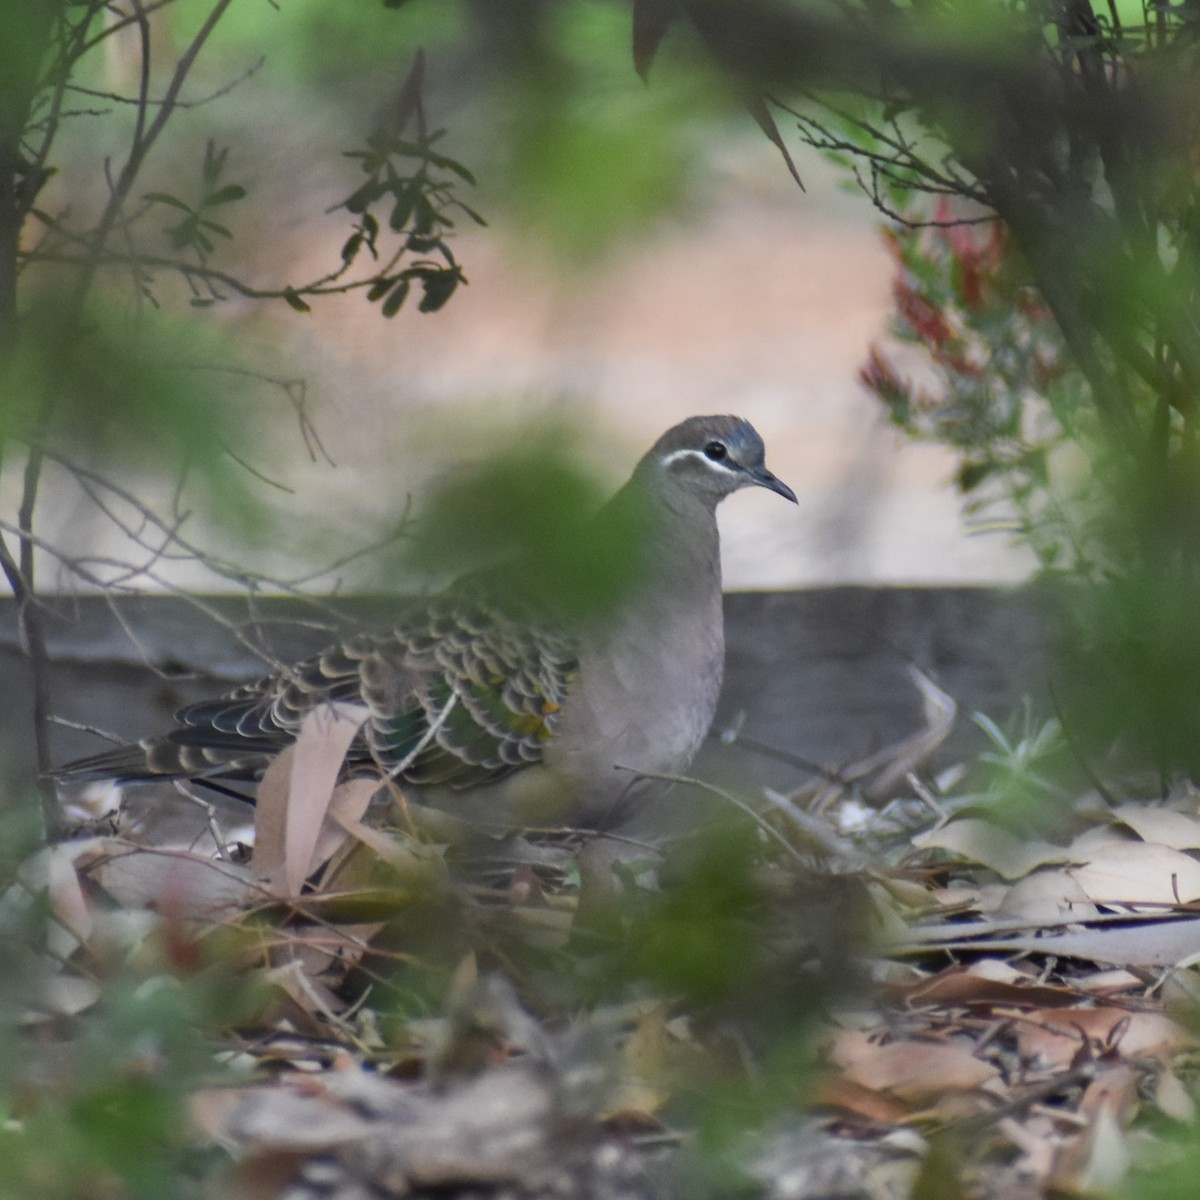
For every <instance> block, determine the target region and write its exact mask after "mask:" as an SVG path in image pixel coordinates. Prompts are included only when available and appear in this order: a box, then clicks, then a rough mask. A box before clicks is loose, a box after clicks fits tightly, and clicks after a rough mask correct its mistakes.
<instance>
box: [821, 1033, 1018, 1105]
mask: <svg viewBox="0 0 1200 1200" xmlns="http://www.w3.org/2000/svg"><path fill="white" fill-rule="evenodd" d="M998 1076H999V1072H998V1071H997V1070H996V1068H995V1067H994V1066H992V1064H991V1063H986V1062H984V1061H983V1060H982V1059H979V1058H976V1057H975V1055H974V1054H973V1053H972V1051H971V1050H970V1049H969V1048H968V1047H966V1046H959V1045H956V1044H954V1043H938V1042H889V1043H888V1044H886V1045H883V1046H880V1045H872V1046H870V1047H869V1049H868V1050H867V1051H866V1052H865V1053H863V1054H861V1055H859V1056H858V1057H857V1058H856V1059H855V1061H854V1062H853V1063H851V1064H849V1065H848V1066H847V1067H846V1068H845V1077H846V1078H847V1079H848V1080H850V1082H851V1083H857V1084H859V1085H861V1086H862V1087H865V1088H871V1089H873V1090H875V1091H881V1092H887V1093H888V1094H890V1095H892V1096H895V1097H896V1098H897V1099H898V1100H903V1101H905V1102H906V1103H908V1104H912V1105H917V1106H924V1105H927V1104H929V1103H932V1102H933V1101H936V1100H938V1099H939V1098H940V1097H941V1096H942V1094H943V1093H944V1092H950V1091H960V1092H961V1091H968V1090H970V1089H972V1088H978V1087H983V1086H984V1085H985V1084H988V1083H990V1082H991V1081H992V1080H994V1079H996V1078H998Z"/></svg>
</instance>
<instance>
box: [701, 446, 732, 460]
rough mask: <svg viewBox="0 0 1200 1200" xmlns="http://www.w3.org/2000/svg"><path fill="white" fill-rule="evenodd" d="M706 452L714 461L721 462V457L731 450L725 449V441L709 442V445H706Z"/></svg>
mask: <svg viewBox="0 0 1200 1200" xmlns="http://www.w3.org/2000/svg"><path fill="white" fill-rule="evenodd" d="M704 453H705V456H706V457H708V458H711V459H712V460H713V462H720V461H721V459H723V458H724V457H725V456H726V455H727V454H728V453H729V451H728V450H726V449H725V443H724V442H709V443H708V445H707V446H705V447H704Z"/></svg>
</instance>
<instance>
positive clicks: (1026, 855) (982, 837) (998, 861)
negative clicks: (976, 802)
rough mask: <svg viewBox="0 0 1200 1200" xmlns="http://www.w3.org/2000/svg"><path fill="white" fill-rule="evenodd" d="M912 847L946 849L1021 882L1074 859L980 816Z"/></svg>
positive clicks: (921, 839)
mask: <svg viewBox="0 0 1200 1200" xmlns="http://www.w3.org/2000/svg"><path fill="white" fill-rule="evenodd" d="M912 844H913V845H914V846H916V847H917V848H918V849H920V850H946V851H948V852H949V853H951V854H956V855H958V856H959V857H961V858H965V859H967V860H968V861H970V862H976V863H980V864H982V865H983V866H985V867H989V868H990V869H991V870H993V871H995V872H996V874H997V875H999V876H1001V878H1003V879H1020V878H1022V876H1025V875H1028V874H1029V872H1030V871H1033V870H1035V869H1036V868H1038V867H1043V866H1046V865H1047V864H1050V863H1065V862H1069V861H1070V858H1071V856H1070V855H1069V854H1068V853H1067V851H1066V850H1065V849H1063V847H1061V846H1052V845H1050V843H1049V842H1041V841H1036V840H1033V839H1029V838H1018V837H1014V836H1013V834H1011V833H1009V832H1008V831H1007V830H1004V829H1001V828H1000V827H999V826H998V825H993V824H992V823H991V822H990V821H981V820H979V819H978V818H976V817H963V818H961V819H960V820H957V821H948V822H947V823H946V824H945V825H942V826H940V827H939V828H937V829H931V830H929V832H928V833H922V834H918V835H917V836H916V837H914V838H913V839H912Z"/></svg>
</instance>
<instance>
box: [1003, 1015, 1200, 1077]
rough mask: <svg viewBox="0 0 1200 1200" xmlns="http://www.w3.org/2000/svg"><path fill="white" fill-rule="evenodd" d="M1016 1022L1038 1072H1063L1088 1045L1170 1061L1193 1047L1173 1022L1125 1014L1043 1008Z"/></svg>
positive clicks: (1024, 1053)
mask: <svg viewBox="0 0 1200 1200" xmlns="http://www.w3.org/2000/svg"><path fill="white" fill-rule="evenodd" d="M1005 1015H1009V1016H1012V1017H1013V1018H1015V1020H1016V1032H1017V1046H1018V1050H1019V1052H1020V1054H1021V1057H1022V1058H1024V1059H1028V1060H1029V1061H1031V1062H1035V1063H1036V1064H1037V1065H1038V1066H1039V1067H1043V1068H1054V1069H1065V1068H1066V1067H1069V1066H1070V1065H1071V1063H1072V1062H1073V1061H1074V1060H1075V1056H1076V1055H1077V1054H1078V1053H1079V1051H1080V1050H1081V1049H1082V1048H1083V1046H1084V1042H1085V1040H1086V1042H1087V1043H1088V1044H1090V1045H1091V1046H1092V1047H1093V1048H1094V1049H1096V1050H1097V1051H1107V1050H1111V1051H1114V1052H1116V1053H1119V1054H1120V1055H1122V1056H1123V1057H1125V1058H1130V1059H1137V1058H1155V1059H1166V1058H1168V1057H1169V1056H1170V1055H1171V1054H1174V1053H1176V1052H1177V1051H1179V1050H1182V1049H1184V1048H1185V1047H1186V1046H1188V1045H1190V1044H1191V1043H1192V1040H1193V1039H1192V1038H1191V1037H1190V1035H1189V1034H1188V1033H1187V1032H1186V1031H1185V1030H1184V1029H1182V1028H1181V1027H1180V1026H1179V1025H1177V1024H1176V1023H1175V1022H1174V1021H1172V1020H1171V1018H1170V1017H1168V1016H1165V1015H1164V1014H1163V1013H1157V1012H1130V1011H1128V1010H1127V1009H1123V1008H1111V1007H1107V1008H1071V1009H1061V1008H1045V1009H1040V1010H1038V1011H1037V1012H1036V1013H1033V1014H1029V1013H1022V1012H1016V1011H1014V1012H1011V1013H1007V1014H1005Z"/></svg>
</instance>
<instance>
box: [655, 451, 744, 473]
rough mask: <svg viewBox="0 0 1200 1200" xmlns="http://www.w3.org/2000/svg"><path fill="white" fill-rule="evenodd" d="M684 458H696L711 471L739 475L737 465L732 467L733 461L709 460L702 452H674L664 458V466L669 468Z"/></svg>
mask: <svg viewBox="0 0 1200 1200" xmlns="http://www.w3.org/2000/svg"><path fill="white" fill-rule="evenodd" d="M683 458H694V459H696V460H697V461H699V462H702V463H703V464H704V465H705V466H706V467H709V468H710V469H711V470H713V471H723V472H725V474H727V475H737V474H738V473H739V469H738V467H737V466H736V465H730V462H731V460H729V459H720V460H718V459H715V458H709V457H708V455H707V454H705V453H704V452H703V451H702V450H672V451H671V453H670V454H668V455H667V456H666V458H664V459H663V460H662V461H663V466H664V467H669V466H670V465H671V464H672V463H675V462H678V461H679V460H680V459H683Z"/></svg>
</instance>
